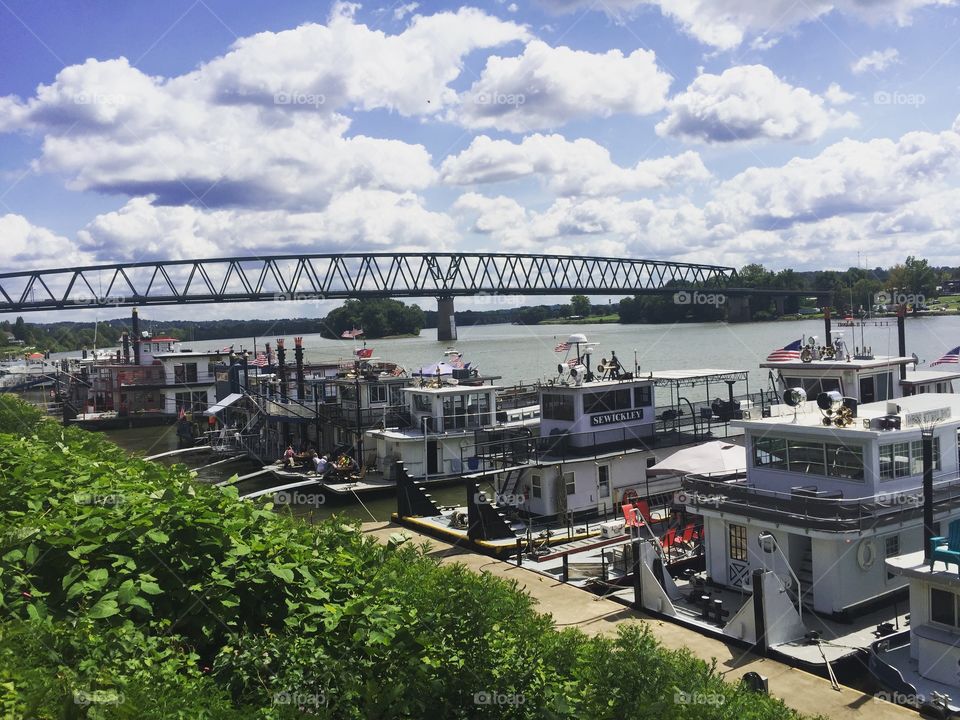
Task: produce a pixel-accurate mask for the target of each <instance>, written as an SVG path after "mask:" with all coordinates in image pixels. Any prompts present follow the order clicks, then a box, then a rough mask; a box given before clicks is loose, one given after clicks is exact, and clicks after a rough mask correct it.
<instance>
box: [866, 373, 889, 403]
mask: <svg viewBox="0 0 960 720" xmlns="http://www.w3.org/2000/svg"><path fill="white" fill-rule="evenodd" d="M872 380H873V388H874V396H875V399H876V400H878V401H879V400H889V399H890V398H892V397H893V373H881V374H880V375H874V376H872ZM862 382H863V378H861V383H862ZM860 402H867V401H866V400H863V399H861V400H860Z"/></svg>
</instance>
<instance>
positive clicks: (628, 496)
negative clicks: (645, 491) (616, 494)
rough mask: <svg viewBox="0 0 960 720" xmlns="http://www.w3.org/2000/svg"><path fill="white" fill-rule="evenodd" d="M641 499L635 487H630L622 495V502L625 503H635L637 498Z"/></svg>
mask: <svg viewBox="0 0 960 720" xmlns="http://www.w3.org/2000/svg"><path fill="white" fill-rule="evenodd" d="M639 499H640V496H639V495H637V491H636V490H634V489H633V488H628V489H627V490H624V491H623V495H621V496H620V502H621V504H623V505H627V504H635V503H636V502H637V500H639Z"/></svg>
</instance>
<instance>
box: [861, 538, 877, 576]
mask: <svg viewBox="0 0 960 720" xmlns="http://www.w3.org/2000/svg"><path fill="white" fill-rule="evenodd" d="M876 560H877V548H876V546H875V545H874V544H873V540H870V539H869V538H864V539H863V540H861V541H860V544H859V545H857V565H859V566H860V569H861V570H869V569H870V567H871V566H872V565H873V563H874V562H876Z"/></svg>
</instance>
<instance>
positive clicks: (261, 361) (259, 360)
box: [247, 353, 267, 367]
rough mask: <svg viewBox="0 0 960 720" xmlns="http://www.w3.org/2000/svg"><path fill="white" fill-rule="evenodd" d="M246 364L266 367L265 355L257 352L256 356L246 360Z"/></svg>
mask: <svg viewBox="0 0 960 720" xmlns="http://www.w3.org/2000/svg"><path fill="white" fill-rule="evenodd" d="M247 364H248V365H251V366H253V367H266V366H267V356H266V355H264V354H263V353H257V356H256V357H255V358H254V359H253V360H250V361H248V362H247Z"/></svg>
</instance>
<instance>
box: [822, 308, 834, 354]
mask: <svg viewBox="0 0 960 720" xmlns="http://www.w3.org/2000/svg"><path fill="white" fill-rule="evenodd" d="M823 337H824V338H825V339H824V343H823V344H824V346H825V347H830V346H831V345H833V337H832V336H831V334H830V306H829V305H827V306H826V307H825V308H824V309H823Z"/></svg>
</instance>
